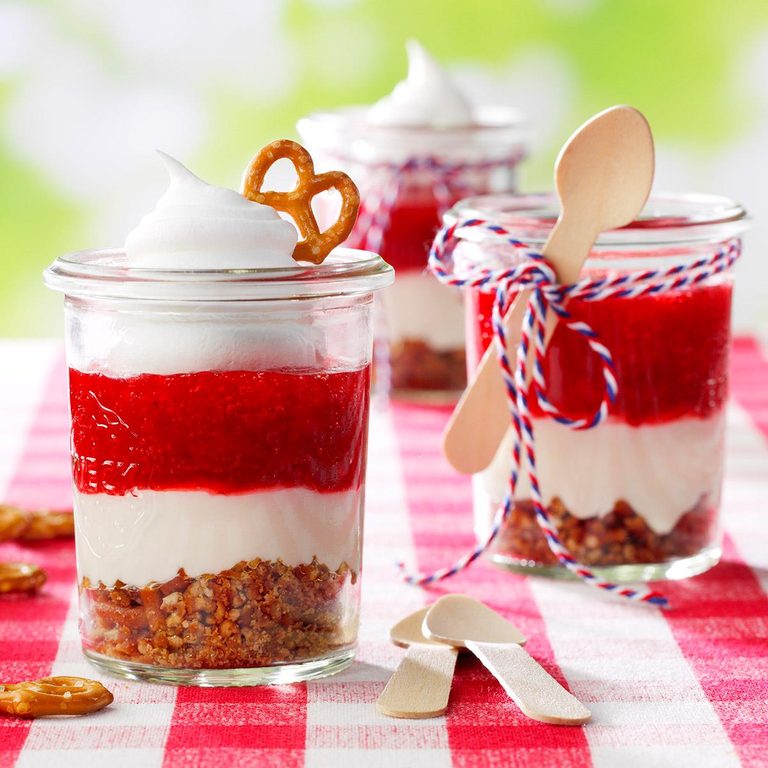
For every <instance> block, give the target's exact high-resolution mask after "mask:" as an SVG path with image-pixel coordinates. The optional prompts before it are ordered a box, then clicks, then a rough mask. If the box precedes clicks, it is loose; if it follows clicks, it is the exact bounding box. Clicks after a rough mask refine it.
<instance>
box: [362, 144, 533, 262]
mask: <svg viewBox="0 0 768 768" xmlns="http://www.w3.org/2000/svg"><path fill="white" fill-rule="evenodd" d="M522 158H523V151H522V150H517V151H516V152H514V153H512V154H510V155H509V156H506V157H502V158H495V159H493V160H476V161H464V162H454V163H451V162H448V161H445V160H441V159H439V158H436V157H432V156H419V157H411V158H409V159H408V160H406V161H404V162H402V163H389V162H378V163H376V162H371V163H363V162H362V161H360V164H361V165H363V166H364V167H365V169H366V174H367V175H368V177H369V178H371V179H372V180H373V181H372V183H370V184H369V185H367V189H366V192H365V205H364V206H363V208H362V209H361V211H360V216H359V218H358V220H357V223H356V225H355V233H356V235H357V240H356V241H355V242H354V245H355V247H357V248H362V249H364V250H368V251H373V252H374V253H381V245H382V242H383V240H384V237H385V235H386V233H387V231H388V229H389V224H390V220H391V216H392V210H393V208H394V207H395V203H396V202H397V200H398V198H399V197H400V195H401V194H402V192H403V187H404V186H405V185H406V184H407V183H408V181H409V179H411V178H413V177H414V176H415V175H419V174H422V175H425V176H428V177H429V180H428V182H427V185H428V186H429V188H430V189H431V190H432V193H433V194H434V196H435V200H436V201H437V204H438V205H437V208H438V211H437V217H436V219H437V220H436V222H435V224H437V222H438V221H439V220H440V219H441V218H442V215H443V213H445V211H447V210H448V208H449V207H450V206H451V205H453V203H454V202H455V200H456V199H457V198H459V197H466V196H467V195H470V194H473V192H476V190H475V187H476V186H477V185H476V184H473V183H472V182H471V181H470V180H469V179H468V178H467V174H470V173H478V172H492V171H496V170H498V169H499V168H509V169H514V168H515V166H517V165H518V164H519V163H520V161H521V160H522Z"/></svg>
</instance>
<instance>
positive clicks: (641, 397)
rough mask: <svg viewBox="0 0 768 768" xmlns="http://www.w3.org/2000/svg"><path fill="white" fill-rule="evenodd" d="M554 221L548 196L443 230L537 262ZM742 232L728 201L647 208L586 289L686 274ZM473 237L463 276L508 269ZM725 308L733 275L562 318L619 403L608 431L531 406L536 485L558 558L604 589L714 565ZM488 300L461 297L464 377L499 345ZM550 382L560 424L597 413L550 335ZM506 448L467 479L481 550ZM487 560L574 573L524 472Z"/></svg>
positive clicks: (587, 387) (615, 242)
mask: <svg viewBox="0 0 768 768" xmlns="http://www.w3.org/2000/svg"><path fill="white" fill-rule="evenodd" d="M557 215H558V207H557V200H556V199H554V198H553V197H551V196H547V195H531V196H500V195H499V196H485V197H476V198H472V199H468V200H465V201H462V202H461V203H459V204H458V205H457V206H455V207H454V209H453V210H452V211H451V212H449V214H448V215H447V216H446V220H447V221H449V222H455V221H456V220H463V219H467V218H481V219H485V220H488V221H489V222H490V223H491V224H499V225H501V226H503V227H504V228H505V229H506V230H507V231H508V232H509V233H510V236H511V237H514V238H517V239H518V240H520V241H522V242H524V243H526V244H527V245H529V246H530V247H531V248H533V249H535V250H540V249H541V247H542V245H543V243H544V242H545V240H546V238H547V236H548V234H549V231H550V230H551V228H552V226H553V224H554V221H555V219H556V217H557ZM746 228H747V217H746V213H745V211H744V209H743V208H742V207H741V206H739V205H737V204H736V203H734V202H732V201H730V200H727V199H725V198H721V197H714V196H703V195H701V196H699V195H687V196H656V197H652V198H651V199H650V201H649V202H648V204H647V205H646V208H645V209H644V212H643V214H642V215H641V216H640V217H639V218H638V220H637V221H635V222H634V223H633V224H631V225H629V226H627V227H625V228H622V229H620V230H615V231H612V232H607V233H604V234H603V235H601V236H600V238H599V239H598V241H597V243H596V244H595V246H594V249H593V250H592V252H591V253H590V256H589V259H588V260H587V262H586V265H585V268H584V271H583V272H582V277H587V278H591V279H599V278H603V277H606V276H608V275H611V276H627V277H631V276H633V275H637V274H639V273H641V272H643V271H645V270H657V269H668V268H671V267H683V268H684V267H688V266H690V265H691V264H693V263H694V262H695V261H697V260H699V259H702V258H709V257H713V256H714V255H715V254H717V252H718V251H719V250H720V249H722V248H724V247H726V246H727V245H728V244H729V241H731V240H735V242H736V243H737V244H738V242H739V241H738V238H739V237H740V236H741V234H742V233H743V232H744V231H745V230H746ZM466 232H467V235H466V237H464V238H463V239H460V241H459V243H458V244H457V245H456V247H455V250H454V255H453V257H454V262H455V264H456V268H457V270H460V269H466V268H468V267H471V266H473V265H481V266H487V267H491V268H494V269H496V268H500V267H508V266H512V265H514V263H515V259H516V258H518V257H517V252H514V251H513V250H512V249H510V247H509V246H505V244H504V243H503V241H502V240H500V239H499V238H492V237H488V236H484V235H478V234H477V231H475V232H474V233H473V232H472V231H471V230H466ZM469 238H471V239H469ZM489 288H491V291H492V286H489ZM731 293H732V275H731V270H730V269H728V270H725V271H723V272H720V273H719V274H715V275H713V276H710V277H709V278H707V279H706V280H702V281H701V282H697V283H695V284H693V285H691V284H688V285H685V286H682V287H677V288H674V289H672V290H667V291H664V292H655V291H651V292H647V293H640V294H638V295H632V296H631V297H621V298H620V297H617V296H612V297H608V298H603V299H601V300H599V301H587V300H585V299H582V298H573V299H571V300H570V301H569V302H568V304H567V308H568V311H569V312H570V313H571V314H572V316H573V317H574V319H576V320H582V321H585V322H586V323H588V324H589V326H591V328H592V329H593V330H594V331H596V332H597V334H598V335H599V339H600V341H601V342H602V343H603V344H605V346H606V347H607V348H608V349H609V350H610V353H611V355H612V358H613V363H614V366H615V374H616V379H617V382H618V396H617V397H616V399H615V401H614V402H613V404H611V405H610V406H609V409H608V417H607V419H604V420H603V421H602V422H601V423H599V424H598V425H597V426H595V427H593V428H591V429H581V430H574V429H572V428H570V427H568V426H566V425H563V424H560V423H557V422H556V421H555V420H553V419H552V418H549V417H547V416H546V415H545V413H544V411H543V410H542V408H541V407H540V406H539V404H538V403H537V402H536V398H535V396H534V394H533V392H532V391H531V392H529V397H528V402H529V405H530V407H531V413H532V417H533V433H534V440H535V446H536V461H537V470H538V479H539V485H540V488H541V492H542V495H543V498H544V504H545V505H546V507H547V511H548V513H549V515H550V517H551V520H552V522H553V523H554V525H555V526H556V528H557V529H558V531H559V534H560V536H561V538H562V541H563V543H564V544H565V546H566V547H567V548H568V549H569V551H570V553H571V554H572V555H573V556H574V557H575V558H576V559H577V560H579V561H580V562H581V563H583V564H585V565H588V566H592V567H594V570H595V572H596V573H598V574H599V575H601V576H602V577H603V578H606V579H611V580H618V581H622V580H635V579H643V580H646V579H661V578H683V577H686V576H691V575H694V574H696V573H700V572H702V571H704V570H706V569H708V568H710V567H711V566H712V565H714V564H715V563H717V561H718V559H719V557H720V554H721V534H720V527H719V522H718V510H719V505H720V493H721V484H722V474H723V448H724V435H725V405H726V399H727V395H728V359H729V348H730V341H731V330H730V315H731ZM493 300H494V294H493V292H480V291H478V290H474V289H471V290H469V291H468V294H467V363H468V368H469V370H470V372H471V371H472V370H473V369H474V368H475V367H476V365H477V364H478V362H479V360H480V357H481V356H482V354H483V352H484V351H485V349H486V348H487V347H488V345H489V343H490V342H491V340H492V338H493V333H492V329H491V324H490V315H491V309H492V304H493ZM544 369H545V370H544V373H545V376H546V383H547V396H548V399H549V400H550V402H552V403H553V404H554V405H555V406H556V407H557V408H558V409H559V410H560V411H561V412H562V413H563V414H565V415H566V416H568V417H569V418H576V419H578V418H589V417H590V416H591V414H593V413H594V412H595V410H596V409H597V407H598V406H599V404H600V400H601V396H602V392H603V379H602V373H601V371H602V368H601V362H600V360H599V358H598V357H596V355H595V354H594V353H593V352H592V351H591V350H590V349H589V347H588V345H587V343H586V342H585V340H584V337H583V336H580V335H579V334H578V333H575V332H573V331H571V330H569V329H568V328H566V327H565V325H564V324H563V323H559V324H558V326H557V328H556V330H555V332H554V334H553V336H552V340H551V342H550V345H549V347H548V350H547V354H546V360H545V366H544ZM500 418H508V414H500ZM512 437H513V435H512V431H511V430H510V431H508V432H507V436H506V437H505V439H504V440H503V441H502V445H501V446H500V447H499V449H498V452H497V454H496V456H495V458H494V459H493V461H492V462H491V464H490V465H489V466H488V467H487V468H486V469H485V470H484V471H482V472H480V473H478V474H476V475H474V476H473V486H474V510H475V529H476V533H477V535H478V538H480V539H481V540H482V539H484V538H485V537H486V536H487V535H488V533H489V531H490V526H491V521H492V520H493V517H494V515H495V513H496V510H497V509H498V506H499V503H500V502H501V501H502V499H503V497H504V494H505V492H506V490H507V485H508V480H509V473H510V466H511V465H510V462H511V458H510V457H511V446H512ZM490 557H491V558H492V560H493V561H494V562H496V563H497V564H499V565H501V566H507V567H511V568H517V569H520V568H522V569H525V570H535V571H539V572H544V573H547V574H549V575H554V576H565V575H567V574H568V571H566V570H565V569H563V568H560V567H558V565H557V559H556V558H555V556H554V555H553V553H552V552H551V551H550V548H549V546H548V544H547V542H546V540H545V538H544V535H543V534H542V531H541V529H540V527H539V525H538V523H537V521H536V518H535V514H534V507H533V504H532V502H531V498H530V484H529V480H528V477H527V473H526V471H525V466H524V467H523V471H522V472H521V474H520V480H519V482H518V487H517V490H516V494H515V505H514V509H513V511H512V513H511V515H510V517H509V518H508V520H507V522H506V523H505V525H504V527H503V528H502V531H501V533H500V535H499V536H498V538H497V539H496V540H495V542H494V544H493V547H492V549H491V552H490Z"/></svg>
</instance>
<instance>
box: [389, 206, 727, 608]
mask: <svg viewBox="0 0 768 768" xmlns="http://www.w3.org/2000/svg"><path fill="white" fill-rule="evenodd" d="M472 229H474V230H478V231H481V232H483V233H485V234H488V235H491V236H495V237H497V238H502V239H503V240H504V241H505V242H506V244H507V245H509V246H511V247H512V248H513V249H514V250H516V251H519V252H520V255H521V258H520V260H519V263H517V264H516V265H515V266H514V267H510V268H505V269H496V270H493V269H487V268H483V267H477V268H474V269H473V270H472V271H471V272H470V273H468V274H467V275H466V276H462V277H459V276H457V275H456V274H454V272H453V264H452V260H451V259H450V257H449V251H450V246H451V245H452V243H453V242H454V240H455V239H458V238H460V237H461V235H462V234H463V233H464V234H466V233H467V232H468V231H469V230H472ZM740 252H741V243H740V241H739V240H731V241H728V242H727V243H724V244H723V245H722V246H721V247H720V248H719V249H718V250H717V252H716V253H715V254H714V255H712V256H708V257H706V258H702V259H698V260H697V261H695V262H693V263H691V264H678V265H676V266H674V267H670V268H668V269H661V270H645V271H642V272H635V273H621V274H611V275H606V276H604V277H600V278H597V279H589V278H586V279H583V280H580V281H578V282H576V283H573V284H571V285H560V284H559V283H558V281H557V275H556V273H555V270H554V269H553V267H552V265H551V264H550V263H549V262H548V261H547V259H546V258H545V257H544V256H543V255H542V254H540V253H536V252H535V251H532V250H530V249H529V248H528V247H527V246H526V245H525V244H524V243H522V242H520V241H519V240H516V239H515V238H514V237H512V236H511V233H510V232H508V231H507V230H506V229H504V228H503V227H500V226H498V225H495V224H491V223H489V222H487V221H485V220H483V219H478V218H474V219H465V220H463V221H458V222H456V223H454V224H451V225H449V226H445V227H443V228H442V229H441V230H440V231H439V232H438V234H437V236H436V237H435V240H434V242H433V244H432V249H431V250H430V254H429V268H430V270H431V271H432V272H433V274H434V275H435V276H436V277H437V278H438V280H440V282H442V283H444V284H446V285H452V286H457V287H462V288H475V289H479V290H482V291H491V290H495V293H496V295H495V300H494V304H493V311H492V317H491V320H492V326H493V334H494V342H493V343H495V345H496V350H497V353H498V360H499V366H500V369H501V374H502V377H503V379H504V384H505V387H506V394H507V404H508V406H509V412H510V416H511V421H512V426H513V428H514V432H513V434H514V441H513V447H512V466H511V469H510V475H509V483H508V485H507V490H506V493H505V496H504V499H503V501H502V503H501V505H500V506H499V509H498V511H497V513H496V516H495V518H494V520H493V525H492V527H491V531H490V533H489V534H488V535H487V536H486V537H485V539H484V540H483V541H481V542H479V543H478V545H477V546H476V547H475V548H474V549H473V550H472V551H471V552H468V553H466V554H465V555H464V556H462V557H461V558H459V559H458V560H457V561H456V562H455V563H454V564H453V565H451V566H449V567H447V568H442V569H440V570H437V571H434V572H433V573H430V574H407V573H406V572H405V568H404V565H403V564H402V563H400V564H399V567H400V570H401V571H402V573H403V578H404V580H405V581H407V582H408V583H410V584H417V585H428V584H433V583H435V582H437V581H441V580H442V579H446V578H448V577H450V576H453V575H454V574H457V573H459V572H460V571H462V570H464V569H465V568H467V567H468V566H469V565H470V564H471V563H473V562H474V561H475V560H476V559H477V558H478V557H480V556H481V555H482V554H483V553H485V552H486V551H487V550H488V549H489V548H490V547H491V545H492V544H493V542H494V541H495V539H496V538H497V537H498V535H499V533H500V532H501V530H502V528H503V527H504V525H505V523H506V522H507V520H508V519H509V516H510V514H511V512H512V510H513V509H514V498H515V489H516V487H517V482H518V478H519V473H520V470H521V458H522V456H523V454H524V455H525V459H526V464H527V473H528V478H529V481H530V487H531V501H532V502H533V506H534V509H535V512H536V520H537V522H538V524H539V526H540V528H541V530H542V532H543V534H544V536H545V538H546V540H547V544H548V545H549V548H550V549H551V550H552V553H553V554H554V555H555V557H556V558H557V560H558V562H559V563H560V564H561V565H562V566H564V567H565V568H567V569H568V570H569V571H571V573H573V574H575V575H576V576H578V577H579V578H580V579H582V580H583V581H585V582H586V583H587V584H590V585H591V586H593V587H597V588H599V589H602V590H605V591H608V592H611V593H613V594H616V595H619V596H620V597H623V598H626V599H628V600H634V601H637V602H642V603H650V604H652V605H657V606H665V605H666V604H667V599H666V598H665V597H664V596H663V595H661V594H659V593H658V592H655V591H652V590H644V589H634V588H631V587H626V586H621V585H618V584H614V583H612V582H609V581H605V580H604V579H601V578H600V577H598V576H597V575H596V574H595V573H593V572H592V571H591V570H590V569H589V568H587V567H586V566H585V565H583V564H582V563H579V562H578V561H577V560H576V559H575V558H574V557H573V555H572V554H571V553H570V552H569V550H568V548H567V547H566V546H565V545H564V544H563V542H562V540H561V539H560V536H559V534H558V532H557V529H556V528H555V526H554V525H553V523H552V521H551V519H550V516H549V513H548V512H547V509H546V507H545V505H544V499H543V496H542V493H541V488H540V486H539V480H538V470H537V464H536V448H535V441H534V432H533V424H532V421H531V411H530V405H529V402H528V396H529V395H528V386H527V381H528V358H529V351H530V348H531V346H533V352H534V360H533V369H532V375H531V378H532V381H533V396H534V397H535V398H536V401H537V403H538V405H539V407H540V408H541V409H542V410H543V411H544V413H545V414H546V415H547V416H549V417H550V418H552V419H554V420H555V421H557V422H559V423H561V424H564V425H567V426H569V427H571V428H572V429H579V430H580V429H591V428H593V427H595V426H597V425H598V424H600V423H601V422H602V421H604V420H605V419H606V417H607V416H608V408H609V406H610V405H611V404H612V403H613V402H614V401H615V399H616V395H617V392H618V384H617V381H616V376H615V373H614V366H613V358H612V356H611V352H610V350H609V349H608V348H607V347H606V346H605V345H604V344H603V343H602V342H601V341H600V339H599V337H598V335H597V333H596V332H595V331H594V329H592V328H591V327H590V326H589V325H588V324H587V323H585V322H582V321H580V320H578V319H575V318H573V317H572V316H571V314H570V313H569V312H568V310H567V309H566V307H565V304H566V302H567V301H568V299H571V298H574V297H578V298H579V299H581V300H584V301H601V300H603V299H606V298H609V297H611V298H633V297H636V296H643V295H650V294H660V293H666V292H668V291H673V290H679V289H682V288H686V287H691V286H695V285H697V284H698V283H701V282H703V281H705V280H707V279H709V278H711V277H713V276H714V275H717V274H718V273H721V272H724V271H725V270H727V269H729V268H730V267H731V266H732V265H733V263H734V262H735V261H736V259H738V257H739V255H740ZM523 291H530V296H529V298H528V300H527V303H526V308H525V315H524V318H523V325H522V330H521V336H520V343H519V345H518V347H517V353H516V357H515V363H514V366H513V365H512V363H511V362H510V360H509V356H508V354H507V336H506V332H505V330H504V322H503V318H504V314H505V313H506V312H507V310H508V309H509V307H510V306H511V304H512V302H513V301H514V300H515V298H516V297H517V296H518V294H520V293H521V292H523ZM550 309H551V310H552V311H553V312H554V313H555V315H556V316H557V319H558V320H559V321H560V322H563V323H565V325H566V327H567V328H569V329H570V330H572V331H574V332H576V333H578V334H580V335H581V336H583V337H584V339H585V341H586V342H587V344H588V345H589V347H590V349H591V350H592V352H593V353H594V354H595V355H597V356H598V358H599V359H600V362H601V368H602V378H603V394H602V397H601V401H600V405H599V406H598V408H597V409H596V410H595V412H594V413H593V414H592V415H591V416H590V417H588V418H582V419H572V418H569V417H568V416H567V415H565V414H563V413H561V412H560V411H559V410H558V409H557V408H556V407H555V406H554V405H553V404H552V403H551V402H550V401H549V400H548V398H547V395H546V390H547V386H546V381H545V376H544V358H545V353H546V336H545V334H546V319H547V313H548V311H549V310H550Z"/></svg>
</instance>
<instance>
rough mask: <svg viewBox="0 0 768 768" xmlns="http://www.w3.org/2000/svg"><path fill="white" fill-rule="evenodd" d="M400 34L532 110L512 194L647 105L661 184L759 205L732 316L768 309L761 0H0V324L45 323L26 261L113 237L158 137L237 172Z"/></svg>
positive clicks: (344, 87) (178, 150) (131, 214)
mask: <svg viewBox="0 0 768 768" xmlns="http://www.w3.org/2000/svg"><path fill="white" fill-rule="evenodd" d="M409 37H415V38H417V39H419V40H420V41H421V42H422V43H423V44H424V45H425V46H426V47H427V48H428V49H429V50H430V51H431V52H432V53H433V54H434V55H435V56H436V57H437V58H438V59H439V60H440V61H442V62H443V63H444V64H445V65H446V67H448V68H449V69H450V71H451V72H452V73H453V74H454V75H455V77H456V79H457V81H458V82H459V83H460V84H461V85H462V86H463V87H464V88H465V90H466V91H467V92H468V93H469V94H470V95H471V96H472V97H473V99H475V100H476V101H478V102H483V103H487V102H491V101H496V102H500V103H504V104H507V105H514V106H517V107H519V108H520V109H521V110H522V111H524V112H525V113H526V114H527V115H528V117H529V119H530V122H531V125H532V129H533V130H532V139H533V145H532V156H531V158H530V160H529V161H528V163H527V165H526V169H525V171H524V175H523V185H524V188H526V189H529V190H530V189H541V188H545V187H548V186H549V183H550V177H551V167H552V162H553V158H554V156H555V153H556V151H557V149H558V147H559V146H560V144H561V143H562V141H563V140H564V139H565V138H566V137H567V136H568V135H569V134H570V133H571V131H572V130H573V129H574V128H575V127H576V126H577V125H579V124H580V123H581V122H582V121H583V120H584V119H585V118H586V117H588V116H589V115H590V114H591V113H593V112H596V111H598V110H600V109H603V108H605V107H607V106H610V105H611V104H614V103H630V104H633V105H635V106H637V107H638V108H640V109H641V110H643V111H644V112H645V113H646V115H647V116H648V118H649V119H650V121H651V124H652V126H653V128H654V132H655V135H656V139H657V144H658V160H657V164H658V165H657V184H656V187H657V189H663V190H666V191H700V192H716V193H722V194H727V195H730V196H733V197H735V198H736V199H738V200H739V201H740V202H743V203H744V204H746V205H747V206H748V208H749V209H750V210H751V212H752V214H753V215H754V216H755V219H756V221H755V227H754V230H753V233H752V235H751V236H750V238H749V241H748V250H747V255H746V258H745V259H744V260H743V264H742V265H741V267H740V271H741V275H740V277H739V281H738V282H739V286H738V291H737V307H736V323H737V326H738V327H739V328H740V329H747V328H749V329H761V328H765V327H766V326H768V309H767V308H766V302H765V300H764V291H765V289H766V287H768V260H765V259H762V263H761V257H760V253H761V252H762V251H763V250H764V246H766V247H768V229H767V228H766V227H765V225H764V224H763V221H762V219H763V213H764V211H765V210H766V209H768V185H766V183H765V182H764V181H763V180H764V179H765V178H766V175H768V148H767V147H768V142H767V141H766V140H768V2H766V0H738V2H727V1H726V0H722V1H721V0H674V2H670V1H669V0H474V2H472V3H458V2H449V1H448V0H420V1H419V0H258V1H254V0H242V1H237V2H235V1H234V0H223V1H222V2H218V3H211V2H206V1H204V0H162V2H148V0H133V1H132V2H130V3H128V2H124V1H123V2H114V1H113V0H108V1H106V2H105V1H103V0H102V1H101V2H98V1H97V0H60V1H59V2H41V1H39V2H30V1H29V0H25V1H24V2H20V1H16V2H8V1H7V0H0V336H33V335H56V334H58V333H59V329H60V325H61V321H60V314H61V312H60V298H59V297H57V296H54V295H52V294H49V292H47V291H46V290H45V289H44V288H43V287H42V284H41V279H40V273H41V271H42V269H43V268H44V267H45V266H46V265H47V264H48V263H49V262H50V261H51V260H52V259H53V258H54V257H55V256H56V255H57V254H59V253H62V252H65V251H70V250H78V249H81V248H86V247H97V246H119V245H121V244H122V242H123V240H124V238H125V235H126V233H127V232H128V231H129V230H130V229H131V228H132V226H133V225H135V223H136V222H137V221H138V219H139V218H140V217H141V215H143V214H144V213H145V212H147V211H148V210H149V209H151V208H152V207H153V205H154V202H155V200H156V199H157V197H158V196H159V195H160V194H161V193H162V191H163V189H164V186H165V178H164V172H163V170H162V167H161V165H160V163H159V162H158V161H157V159H156V157H155V156H154V153H153V150H154V149H155V148H162V149H164V150H166V151H168V152H169V153H171V154H173V155H175V156H177V157H178V158H179V159H181V160H182V161H183V162H185V163H186V164H188V165H189V166H190V167H191V168H192V169H193V170H195V171H196V172H197V173H199V174H200V175H201V176H202V177H203V178H205V179H207V180H208V181H210V182H212V183H216V184H219V185H224V186H232V187H236V186H237V185H238V182H239V178H240V174H241V172H242V169H243V168H244V166H245V165H246V163H247V161H248V160H249V159H250V157H251V155H252V154H253V153H254V152H255V151H256V150H257V149H258V148H259V147H260V146H261V145H262V144H263V143H265V142H266V141H269V140H271V139H273V138H275V137H278V136H284V135H287V136H291V135H294V125H295V121H296V118H297V117H299V116H301V115H302V114H304V113H306V112H308V111H311V110H313V109H317V108H326V107H334V106H339V105H346V104H355V103H371V102H373V101H375V100H376V99H378V98H379V97H381V96H383V95H384V94H385V93H387V92H389V91H390V90H391V88H392V86H393V85H394V84H395V82H397V81H398V80H399V79H401V78H402V77H403V76H404V74H405V67H406V62H405V53H404V48H403V44H404V41H405V40H406V39H407V38H409Z"/></svg>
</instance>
